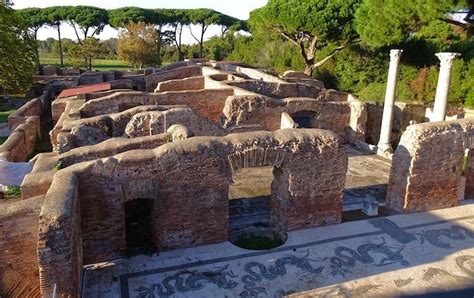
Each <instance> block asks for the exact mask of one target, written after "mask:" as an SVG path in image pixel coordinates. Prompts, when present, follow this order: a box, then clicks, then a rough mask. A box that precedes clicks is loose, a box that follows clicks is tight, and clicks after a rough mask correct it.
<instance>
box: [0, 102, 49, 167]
mask: <svg viewBox="0 0 474 298" xmlns="http://www.w3.org/2000/svg"><path fill="white" fill-rule="evenodd" d="M42 111H43V109H42V104H41V100H40V99H39V98H35V99H32V100H30V101H28V102H27V103H26V104H24V105H23V106H22V107H20V108H19V109H18V110H17V111H15V112H14V113H12V114H11V115H10V116H9V117H8V127H9V128H10V130H11V131H12V132H11V134H10V136H9V137H8V139H7V140H6V141H5V142H4V143H3V144H2V145H0V156H2V158H4V159H6V160H8V161H11V162H22V161H25V160H26V159H27V157H28V156H29V155H30V154H31V153H32V152H33V150H34V147H35V145H36V141H37V139H38V138H39V137H40V115H41V113H42Z"/></svg>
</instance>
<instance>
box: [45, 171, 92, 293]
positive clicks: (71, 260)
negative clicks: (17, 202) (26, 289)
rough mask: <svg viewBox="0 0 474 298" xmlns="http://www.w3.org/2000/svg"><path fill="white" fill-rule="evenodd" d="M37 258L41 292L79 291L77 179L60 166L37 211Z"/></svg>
mask: <svg viewBox="0 0 474 298" xmlns="http://www.w3.org/2000/svg"><path fill="white" fill-rule="evenodd" d="M38 231H39V238H38V262H39V274H40V286H41V294H42V296H43V297H51V296H52V293H53V288H54V285H56V295H58V296H59V297H60V296H62V295H64V296H71V297H77V296H79V295H80V284H81V276H82V264H83V261H82V255H83V254H82V240H81V217H80V204H79V200H78V181H77V177H76V175H75V174H73V173H71V172H69V171H67V170H63V171H62V172H61V173H60V174H59V175H56V176H55V179H54V180H53V183H52V185H51V187H50V189H49V190H48V193H47V194H46V196H45V199H44V204H43V207H42V209H41V213H40V220H39V229H38Z"/></svg>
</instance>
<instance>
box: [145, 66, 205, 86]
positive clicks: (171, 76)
mask: <svg viewBox="0 0 474 298" xmlns="http://www.w3.org/2000/svg"><path fill="white" fill-rule="evenodd" d="M194 76H202V67H201V66H199V65H192V66H186V67H180V68H175V69H172V70H165V71H160V72H154V73H152V74H150V75H148V76H146V77H145V84H146V91H147V92H153V91H154V90H155V89H156V87H157V86H158V83H160V82H163V81H169V80H176V79H184V78H188V77H194Z"/></svg>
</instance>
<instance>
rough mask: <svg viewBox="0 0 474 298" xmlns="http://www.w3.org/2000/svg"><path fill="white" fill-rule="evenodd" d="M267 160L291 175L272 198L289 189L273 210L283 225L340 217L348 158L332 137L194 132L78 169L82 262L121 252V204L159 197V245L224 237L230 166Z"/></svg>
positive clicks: (156, 238) (313, 132) (331, 220)
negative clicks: (192, 135)
mask: <svg viewBox="0 0 474 298" xmlns="http://www.w3.org/2000/svg"><path fill="white" fill-rule="evenodd" d="M227 156H229V157H227ZM229 161H230V163H229ZM329 164H331V167H329ZM262 165H274V166H277V167H280V168H281V169H282V170H283V171H284V172H285V173H287V175H288V176H287V177H288V181H287V182H286V185H287V186H288V187H287V188H286V190H283V189H282V190H281V192H280V191H278V193H275V200H281V196H282V193H285V194H286V197H285V198H286V199H287V201H285V202H280V203H278V204H277V205H276V206H278V208H277V209H278V211H275V216H277V215H278V218H279V221H281V223H282V224H281V225H282V226H284V227H288V228H289V229H296V228H302V227H310V226H316V225H320V224H325V223H326V224H327V223H335V222H339V221H340V219H341V211H342V207H341V206H342V190H343V187H344V180H345V172H346V168H347V158H346V157H345V153H344V150H343V149H342V146H341V144H340V142H339V141H338V140H337V138H336V137H335V135H334V134H332V133H330V132H327V131H318V130H281V131H279V132H276V133H274V134H272V133H268V132H256V133H249V134H234V135H230V136H227V137H223V138H215V137H214V138H212V137H195V138H191V139H187V140H183V141H179V142H174V143H169V144H166V145H164V146H161V147H159V148H158V149H155V150H154V151H150V150H148V151H145V150H141V151H129V152H126V153H124V154H121V155H118V156H116V157H114V158H112V159H106V160H103V161H102V162H99V163H95V166H94V167H93V168H92V169H91V170H90V171H88V172H87V173H83V174H81V180H80V185H81V186H80V188H79V189H80V190H79V195H80V198H81V214H82V232H83V243H84V258H85V259H84V260H85V263H92V262H99V261H104V260H107V259H110V258H112V257H117V256H119V255H121V254H123V251H124V248H125V247H124V239H125V235H124V219H123V216H124V215H123V212H124V211H123V203H124V202H125V201H128V200H132V199H137V198H149V199H153V200H155V201H156V204H155V206H154V209H153V211H152V216H153V227H154V229H155V230H154V235H155V236H154V241H155V244H156V246H157V247H158V248H160V249H174V248H179V247H186V246H194V245H202V244H208V243H216V242H221V241H225V240H227V237H228V231H227V229H228V187H229V183H230V179H231V176H232V175H231V168H238V167H241V166H244V167H248V166H262ZM303 171H304V172H303ZM174 177H179V179H175V178H174ZM196 177H199V179H196ZM295 177H297V178H295ZM308 179H310V180H308ZM308 181H311V183H310V182H308ZM283 185H285V183H284V184H283ZM277 197H278V199H277ZM277 209H275V210H277ZM104 235H107V237H104Z"/></svg>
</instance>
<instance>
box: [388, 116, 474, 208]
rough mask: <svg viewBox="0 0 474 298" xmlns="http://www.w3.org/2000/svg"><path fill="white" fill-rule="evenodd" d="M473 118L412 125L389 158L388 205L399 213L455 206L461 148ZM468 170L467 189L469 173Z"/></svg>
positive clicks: (468, 188)
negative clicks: (390, 166)
mask: <svg viewBox="0 0 474 298" xmlns="http://www.w3.org/2000/svg"><path fill="white" fill-rule="evenodd" d="M473 125H474V121H473V120H460V121H450V122H433V123H422V124H417V125H411V126H409V127H408V128H407V130H406V132H405V133H404V134H403V135H402V138H401V141H400V144H399V145H398V147H397V149H396V151H395V154H394V155H393V160H392V169H391V172H390V179H389V184H388V191H387V204H388V206H390V208H393V209H395V210H398V211H402V212H416V211H426V210H434V209H440V208H448V207H453V206H457V204H458V195H459V184H460V183H461V172H462V161H463V157H464V150H465V148H468V147H469V146H470V145H469V144H468V142H467V140H469V135H472V134H474V130H473ZM471 175H472V174H471V172H470V171H469V169H468V174H467V178H468V179H467V182H466V185H467V190H468V192H469V191H470V189H471V187H472V186H471V184H472V176H471Z"/></svg>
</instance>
